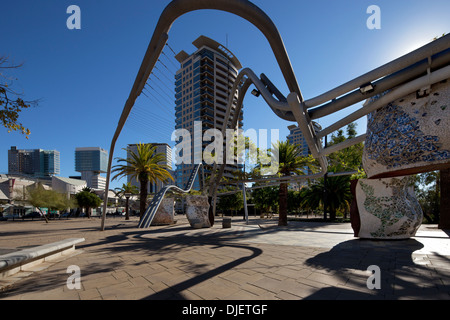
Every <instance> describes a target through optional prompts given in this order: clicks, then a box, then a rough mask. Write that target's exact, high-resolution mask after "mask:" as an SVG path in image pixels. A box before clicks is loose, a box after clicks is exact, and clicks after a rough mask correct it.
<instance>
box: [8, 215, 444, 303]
mask: <svg viewBox="0 0 450 320" xmlns="http://www.w3.org/2000/svg"><path fill="white" fill-rule="evenodd" d="M449 234H450V232H448V231H443V230H439V229H438V228H437V226H436V225H422V226H421V228H420V230H419V231H418V233H417V235H416V237H414V238H412V239H409V240H395V241H379V240H378V241H373V240H361V239H358V238H355V237H353V231H352V229H351V226H350V224H349V223H343V224H333V223H321V222H300V221H291V222H290V223H289V226H287V227H278V226H276V221H275V220H264V219H259V218H256V217H251V218H250V220H249V223H248V224H246V223H245V221H243V220H242V217H233V221H232V227H231V228H222V218H220V217H218V218H217V219H216V223H215V225H214V226H213V227H212V228H208V229H193V228H191V227H190V225H189V224H188V222H187V220H186V219H185V217H184V216H180V215H179V216H177V223H176V224H174V225H171V226H152V227H150V228H148V229H138V228H137V220H136V218H132V219H131V220H130V221H125V220H124V218H122V217H120V218H107V219H106V230H105V231H100V220H99V219H98V218H93V219H90V220H89V219H83V218H77V219H68V220H51V221H50V222H49V223H48V224H47V223H45V221H14V222H13V221H6V222H0V254H5V253H7V252H12V251H15V250H20V249H23V248H28V247H31V246H37V245H43V244H47V243H51V242H56V241H60V240H63V239H67V238H85V241H84V242H82V243H80V244H78V245H77V247H76V251H75V252H74V253H72V254H70V255H69V256H66V257H64V259H60V260H56V261H53V262H44V263H42V264H40V265H37V266H35V267H34V268H31V269H30V270H28V271H27V272H20V273H18V274H16V275H13V276H10V277H9V278H6V279H2V280H0V286H2V290H1V292H0V299H1V300H4V299H8V300H30V299H43V300H60V299H64V300H95V299H104V300H115V299H120V300H136V299H151V300H168V299H177V300H184V299H185V300H214V299H219V300H246V301H247V300H299V299H314V300H317V299H319V300H321V299H326V300H349V299H358V300H360V299H364V300H365V299H383V300H384V299H387V300H397V299H414V300H424V299H433V300H443V299H445V300H448V299H450V238H449ZM69 266H77V267H79V270H80V275H81V278H80V280H81V281H80V284H81V286H80V288H79V289H76V288H72V289H70V288H69V287H68V285H67V283H68V282H67V280H68V278H69V277H70V276H71V273H70V272H69V273H68V267H69ZM369 266H377V267H379V270H380V272H379V274H378V275H379V278H377V279H376V280H374V281H378V283H379V284H380V286H381V288H380V289H377V288H374V289H369V288H368V279H369V277H371V278H372V279H373V277H372V272H371V271H368V270H367V269H368V268H369ZM371 283H374V282H373V281H371Z"/></svg>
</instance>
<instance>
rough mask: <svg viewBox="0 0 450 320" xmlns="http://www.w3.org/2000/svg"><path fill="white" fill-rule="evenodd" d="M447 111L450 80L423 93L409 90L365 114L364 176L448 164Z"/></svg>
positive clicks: (449, 128)
mask: <svg viewBox="0 0 450 320" xmlns="http://www.w3.org/2000/svg"><path fill="white" fill-rule="evenodd" d="M375 99H376V98H375ZM449 115H450V81H449V82H444V83H439V84H436V85H434V86H433V87H432V91H431V93H430V94H429V95H427V96H425V97H421V98H418V97H417V96H416V93H413V94H410V95H408V96H406V97H404V98H402V99H399V100H396V101H394V102H392V103H389V104H388V105H387V106H385V107H383V108H380V109H378V110H376V111H375V112H373V113H371V114H369V115H368V117H367V137H366V141H365V147H364V153H363V167H364V170H365V172H366V174H367V177H369V178H385V177H395V176H403V175H409V174H415V173H420V172H427V171H433V170H440V169H443V168H446V167H449V166H450V117H449Z"/></svg>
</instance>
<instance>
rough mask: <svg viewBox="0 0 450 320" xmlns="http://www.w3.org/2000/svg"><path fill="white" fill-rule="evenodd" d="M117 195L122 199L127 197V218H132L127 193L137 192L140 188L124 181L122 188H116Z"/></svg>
mask: <svg viewBox="0 0 450 320" xmlns="http://www.w3.org/2000/svg"><path fill="white" fill-rule="evenodd" d="M115 192H116V195H117V196H118V197H119V198H120V199H122V197H125V220H130V215H129V214H128V200H129V199H128V198H127V197H126V196H125V194H137V193H138V192H139V190H138V188H137V187H136V186H134V185H132V184H131V182H127V183H123V184H122V187H121V188H116V189H115Z"/></svg>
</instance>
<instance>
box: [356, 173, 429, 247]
mask: <svg viewBox="0 0 450 320" xmlns="http://www.w3.org/2000/svg"><path fill="white" fill-rule="evenodd" d="M356 198H357V204H358V211H359V217H360V220H361V226H360V229H359V233H358V237H360V238H372V239H373V238H375V239H405V238H409V237H412V236H414V235H415V234H416V231H417V229H418V228H419V226H420V224H421V223H422V218H423V213H422V209H421V207H420V205H419V203H418V201H417V200H416V198H415V194H414V188H413V187H412V179H411V176H406V177H397V178H386V179H361V180H359V181H358V184H357V186H356Z"/></svg>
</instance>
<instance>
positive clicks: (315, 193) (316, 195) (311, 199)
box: [301, 176, 352, 220]
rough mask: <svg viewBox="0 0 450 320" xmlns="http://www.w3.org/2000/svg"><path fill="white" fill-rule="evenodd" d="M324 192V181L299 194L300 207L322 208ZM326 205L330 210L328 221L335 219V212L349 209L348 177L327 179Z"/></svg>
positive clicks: (350, 195) (350, 196) (350, 197)
mask: <svg viewBox="0 0 450 320" xmlns="http://www.w3.org/2000/svg"><path fill="white" fill-rule="evenodd" d="M324 191H325V183H324V179H319V180H317V182H316V183H315V184H313V185H311V186H309V187H307V188H304V189H303V190H302V192H301V197H302V206H303V207H305V208H310V209H317V208H318V207H319V206H320V205H322V206H323V193H324ZM326 191H327V204H328V209H329V210H330V219H331V220H334V219H336V212H337V210H339V209H344V210H348V209H349V208H350V204H351V200H352V194H351V191H350V177H349V176H337V177H331V178H328V179H327V185H326Z"/></svg>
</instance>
